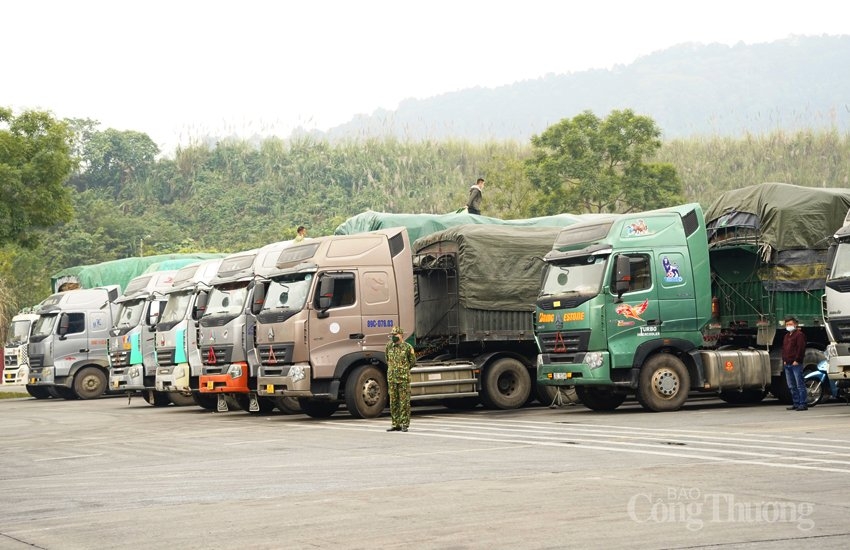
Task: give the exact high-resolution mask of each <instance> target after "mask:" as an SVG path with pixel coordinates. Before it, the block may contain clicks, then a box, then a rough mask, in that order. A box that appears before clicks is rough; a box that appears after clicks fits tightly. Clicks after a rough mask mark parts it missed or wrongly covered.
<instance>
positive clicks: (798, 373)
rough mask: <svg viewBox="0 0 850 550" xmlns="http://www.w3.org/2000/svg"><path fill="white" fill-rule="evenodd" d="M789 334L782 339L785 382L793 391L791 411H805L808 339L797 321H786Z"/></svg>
mask: <svg viewBox="0 0 850 550" xmlns="http://www.w3.org/2000/svg"><path fill="white" fill-rule="evenodd" d="M785 330H787V331H788V333H787V334H786V335H785V336H784V337H783V339H782V362H783V363H784V364H785V380H786V381H787V382H788V389H789V390H791V400H792V403H793V404H792V405H791V406H790V407H788V410H789V411H805V410H807V409H808V407H807V406H806V382H805V380H803V358H804V357H805V355H806V337H805V336H804V335H803V331H801V330H799V327H798V326H797V319H795V318H794V317H788V318H787V319H785Z"/></svg>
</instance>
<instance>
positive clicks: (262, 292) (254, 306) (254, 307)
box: [251, 283, 266, 315]
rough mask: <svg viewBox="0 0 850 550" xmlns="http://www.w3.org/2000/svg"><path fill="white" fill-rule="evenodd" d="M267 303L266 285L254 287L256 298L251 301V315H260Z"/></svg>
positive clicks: (258, 284)
mask: <svg viewBox="0 0 850 550" xmlns="http://www.w3.org/2000/svg"><path fill="white" fill-rule="evenodd" d="M265 301H266V285H265V284H263V283H257V284H256V285H254V297H253V298H252V299H251V313H253V314H254V315H258V314H259V313H260V312H261V311H262V310H263V304H264V303H265Z"/></svg>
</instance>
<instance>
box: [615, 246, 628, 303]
mask: <svg viewBox="0 0 850 550" xmlns="http://www.w3.org/2000/svg"><path fill="white" fill-rule="evenodd" d="M614 277H615V280H614V291H615V292H616V293H617V300H616V302H617V303H619V302H622V301H623V294H624V293H625V292H628V290H629V283H631V281H632V268H631V260H630V259H629V257H628V256H626V255H624V254H621V255H619V256H617V269H616V273H615V276H614Z"/></svg>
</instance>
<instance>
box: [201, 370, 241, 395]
mask: <svg viewBox="0 0 850 550" xmlns="http://www.w3.org/2000/svg"><path fill="white" fill-rule="evenodd" d="M198 386H199V387H198V390H199V391H200V392H201V393H248V367H247V365H246V366H245V367H244V368H243V369H242V376H238V377H236V378H234V377H232V376H231V375H230V374H202V375H201V377H200V380H199V384H198Z"/></svg>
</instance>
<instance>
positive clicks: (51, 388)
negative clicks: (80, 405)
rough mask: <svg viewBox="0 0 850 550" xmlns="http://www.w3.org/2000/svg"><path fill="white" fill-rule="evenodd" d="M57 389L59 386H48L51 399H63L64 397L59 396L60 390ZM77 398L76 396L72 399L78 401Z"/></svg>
mask: <svg viewBox="0 0 850 550" xmlns="http://www.w3.org/2000/svg"><path fill="white" fill-rule="evenodd" d="M57 387H58V386H47V393H49V394H50V397H52V398H54V399H62V396H61V395H59V390H57V389H56V388H57ZM76 398H77V397H76V396H74V397H72V398H71V399H76Z"/></svg>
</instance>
